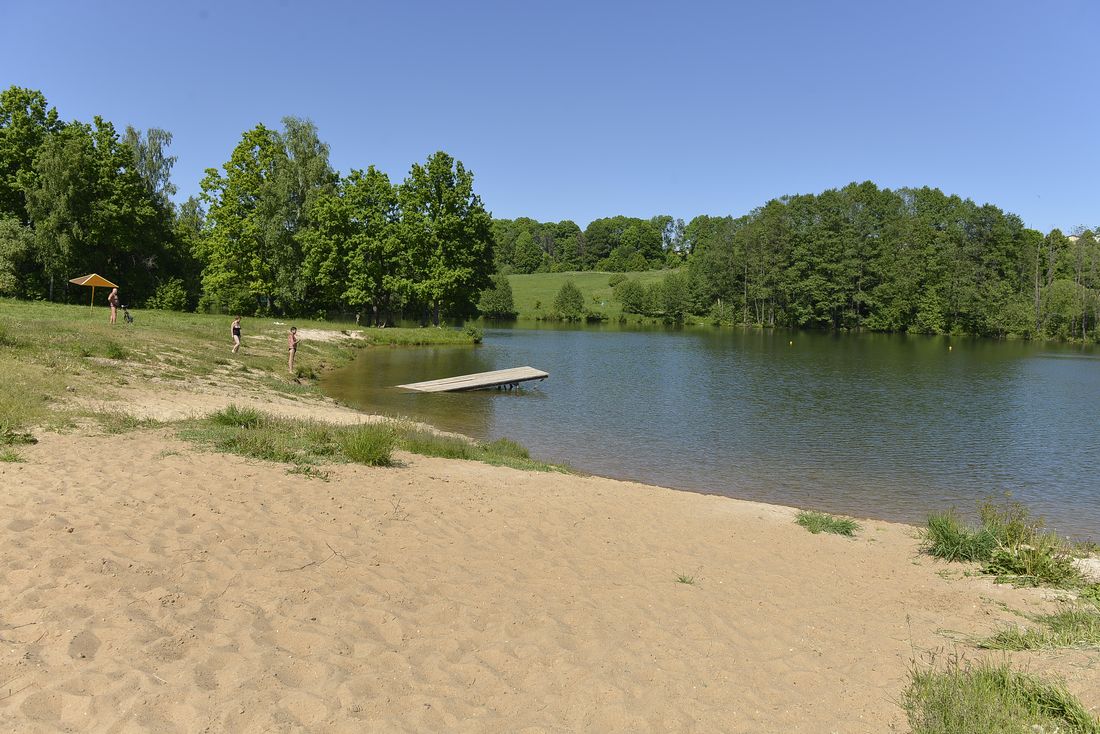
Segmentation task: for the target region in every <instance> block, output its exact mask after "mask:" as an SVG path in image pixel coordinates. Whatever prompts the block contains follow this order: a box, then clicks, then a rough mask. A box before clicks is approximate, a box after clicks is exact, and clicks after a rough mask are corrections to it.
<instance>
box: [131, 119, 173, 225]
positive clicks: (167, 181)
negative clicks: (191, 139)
mask: <svg viewBox="0 0 1100 734" xmlns="http://www.w3.org/2000/svg"><path fill="white" fill-rule="evenodd" d="M122 139H123V141H124V142H125V143H126V144H127V145H129V146H130V152H131V153H132V155H133V167H134V170H135V171H137V173H138V175H139V176H141V180H142V181H144V182H145V188H146V189H147V190H148V192H149V194H150V195H151V196H152V197H154V198H155V199H156V200H157V201H159V202H160V203H161V205H162V206H163V207H164V209H165V210H166V211H167V210H169V209H170V207H171V202H170V200H169V198H168V197H170V196H171V195H172V194H174V193H176V186H175V184H173V183H172V166H174V165H175V164H176V156H174V155H168V147H169V146H170V145H171V144H172V133H170V132H168V131H167V130H161V129H160V128H156V127H152V128H149V130H148V131H146V132H145V133H142V132H140V131H138V130H136V129H134V128H133V127H132V126H130V125H127V126H126V133H125V135H124V136H123V138H122Z"/></svg>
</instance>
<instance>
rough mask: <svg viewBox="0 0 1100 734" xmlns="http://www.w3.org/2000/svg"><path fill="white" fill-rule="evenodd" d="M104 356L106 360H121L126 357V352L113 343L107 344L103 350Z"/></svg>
mask: <svg viewBox="0 0 1100 734" xmlns="http://www.w3.org/2000/svg"><path fill="white" fill-rule="evenodd" d="M104 354H106V355H107V358H108V359H118V360H123V359H126V357H127V352H126V350H125V349H123V348H122V347H121V346H119V345H118V344H115V343H114V342H107V346H106V349H104Z"/></svg>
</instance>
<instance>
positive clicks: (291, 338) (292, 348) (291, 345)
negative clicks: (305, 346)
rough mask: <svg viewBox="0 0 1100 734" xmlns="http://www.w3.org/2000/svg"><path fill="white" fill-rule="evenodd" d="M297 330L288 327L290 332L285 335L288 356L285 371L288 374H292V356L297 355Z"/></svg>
mask: <svg viewBox="0 0 1100 734" xmlns="http://www.w3.org/2000/svg"><path fill="white" fill-rule="evenodd" d="M298 341H299V339H298V329H296V328H295V327H293V326H292V327H290V332H289V333H288V334H287V335H286V346H287V352H288V354H289V355H290V356H288V357H287V362H286V369H287V372H289V373H290V374H292V375H293V374H294V355H295V354H297V353H298Z"/></svg>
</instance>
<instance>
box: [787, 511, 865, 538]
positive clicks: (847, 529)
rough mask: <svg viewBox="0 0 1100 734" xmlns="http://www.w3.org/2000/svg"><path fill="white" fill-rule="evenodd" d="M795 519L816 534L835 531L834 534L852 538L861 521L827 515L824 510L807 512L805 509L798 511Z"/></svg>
mask: <svg viewBox="0 0 1100 734" xmlns="http://www.w3.org/2000/svg"><path fill="white" fill-rule="evenodd" d="M794 521H795V522H796V523H798V524H799V525H801V526H802V527H804V528H806V529H807V530H809V531H810V532H811V533H814V534H815V535H816V534H817V533H833V534H834V535H844V536H847V537H849V538H851V537H853V536H854V535H855V533H856V531H857V530H859V523H857V522H856V521H855V520H851V519H849V518H846V517H836V516H834V515H827V514H825V513H824V512H807V511H805V510H803V511H802V512H799V513H798V516H797V517H796V518H795V520H794Z"/></svg>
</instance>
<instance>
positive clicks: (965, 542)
mask: <svg viewBox="0 0 1100 734" xmlns="http://www.w3.org/2000/svg"><path fill="white" fill-rule="evenodd" d="M924 542H925V552H926V553H928V554H929V555H932V556H935V557H936V558H942V559H944V560H945V561H984V560H988V559H989V557H990V556H991V555H992V554H993V550H994V549H995V548H996V547H997V539H996V538H995V537H994V536H993V535H992V534H991V533H989V532H986V531H985V529H979V530H974V529H972V528H970V527H968V526H967V525H965V524H964V523H963V522H962V520H960V519H959V517H958V516H957V515H956V514H955V513H954V512H943V513H937V514H934V515H931V516H930V517H929V518H928V525H927V526H926V527H925V530H924Z"/></svg>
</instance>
